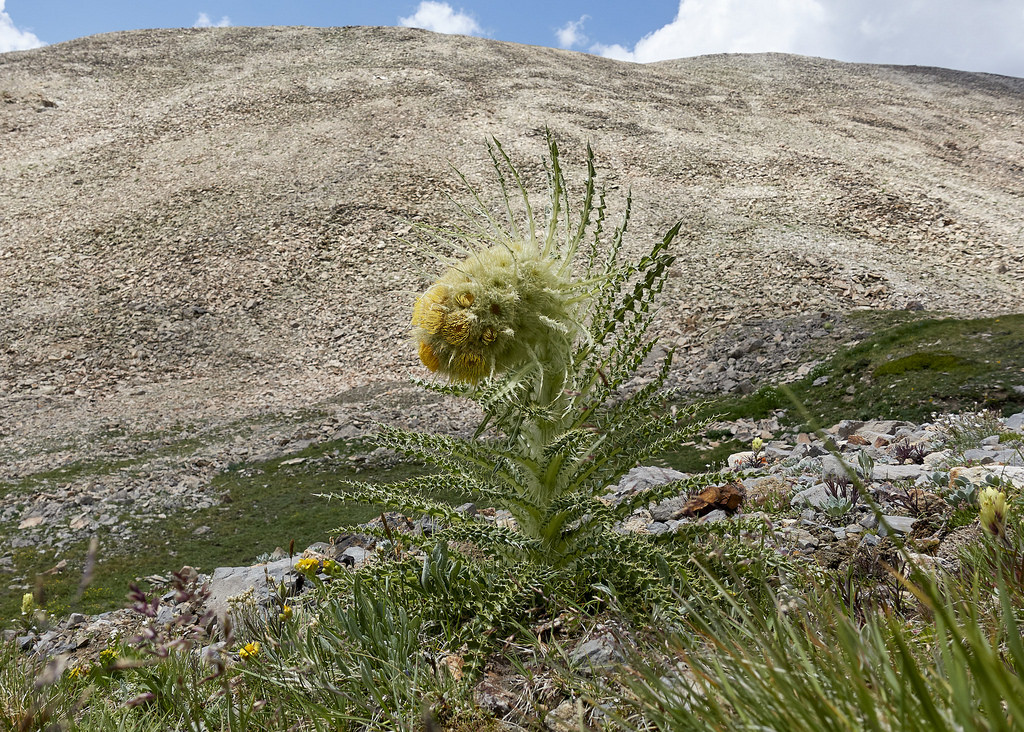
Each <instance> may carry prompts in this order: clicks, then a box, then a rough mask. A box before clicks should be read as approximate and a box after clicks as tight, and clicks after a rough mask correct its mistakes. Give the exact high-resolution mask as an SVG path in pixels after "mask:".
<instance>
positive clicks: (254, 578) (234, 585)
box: [206, 559, 301, 618]
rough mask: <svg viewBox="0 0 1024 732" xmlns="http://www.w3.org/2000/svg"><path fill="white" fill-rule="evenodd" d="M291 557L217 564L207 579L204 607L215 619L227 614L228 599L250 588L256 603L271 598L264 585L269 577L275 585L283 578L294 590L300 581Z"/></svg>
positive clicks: (259, 603) (267, 600)
mask: <svg viewBox="0 0 1024 732" xmlns="http://www.w3.org/2000/svg"><path fill="white" fill-rule="evenodd" d="M292 564H293V562H292V560H291V559H280V560H278V561H276V562H270V563H269V564H257V565H255V566H252V567H218V568H217V569H215V570H214V571H213V576H212V578H211V579H210V596H209V598H208V599H207V601H206V608H207V610H212V611H213V612H214V613H216V615H217V617H218V618H223V617H224V615H226V614H227V612H228V610H229V607H228V598H230V597H236V596H238V595H242V594H244V593H245V592H246V591H247V590H248V589H249V588H250V587H251V588H253V594H254V598H255V600H256V603H257V604H258V605H261V606H262V605H264V604H266V603H268V602H269V601H270V589H269V588H268V586H267V578H268V577H269V578H270V580H271V581H272V582H274V583H275V584H277V583H280V582H282V581H285V586H286V587H287V588H288V589H290V590H294V589H297V586H299V584H300V582H301V580H298V578H299V577H301V575H298V574H297V573H296V572H295V570H294V569H292Z"/></svg>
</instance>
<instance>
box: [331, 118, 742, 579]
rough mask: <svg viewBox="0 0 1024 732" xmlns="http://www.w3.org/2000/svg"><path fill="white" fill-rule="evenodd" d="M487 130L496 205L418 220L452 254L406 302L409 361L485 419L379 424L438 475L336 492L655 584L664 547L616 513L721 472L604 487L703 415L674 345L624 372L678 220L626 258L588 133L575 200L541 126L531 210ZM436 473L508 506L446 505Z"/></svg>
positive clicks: (491, 551) (641, 346)
mask: <svg viewBox="0 0 1024 732" xmlns="http://www.w3.org/2000/svg"><path fill="white" fill-rule="evenodd" d="M488 147H489V151H490V154H491V159H492V162H493V168H494V172H495V176H496V182H497V189H498V191H500V196H499V199H498V200H499V204H498V206H497V208H498V213H495V212H494V211H492V210H491V209H490V208H488V207H487V206H486V205H485V203H484V200H485V197H484V196H483V195H482V194H481V193H480V192H477V191H472V190H471V196H470V197H471V199H472V201H473V202H474V203H473V206H472V208H467V207H464V208H463V213H465V214H468V215H469V216H468V218H469V219H470V224H469V226H466V227H462V228H459V229H456V230H453V231H439V230H434V229H424V230H422V231H421V232H420V233H421V235H422V236H423V237H424V238H425V239H426V240H427V242H428V243H429V245H430V248H431V249H432V251H442V252H443V251H445V250H447V251H451V250H453V249H454V250H457V251H461V252H463V253H464V256H463V257H462V258H461V259H458V260H449V261H448V267H447V269H446V270H445V271H444V272H443V273H442V274H441V275H440V276H439V277H438V278H437V280H436V281H435V282H434V283H432V284H430V285H429V286H428V287H426V289H425V291H424V292H423V293H422V294H421V295H420V296H419V297H418V298H417V299H416V301H415V303H414V305H413V308H412V317H411V325H412V330H411V334H412V338H413V340H414V342H415V344H416V346H417V348H418V351H419V357H420V360H421V361H422V363H423V364H424V365H425V366H426V367H427V369H429V370H430V371H432V372H434V373H435V374H436V375H437V376H439V377H441V378H442V379H444V381H439V380H429V381H423V382H420V384H421V385H422V386H423V387H424V388H426V389H429V390H432V391H435V392H441V393H444V394H449V395H457V396H459V397H463V398H466V399H469V400H472V401H474V402H476V403H477V404H478V405H479V406H480V407H481V408H482V409H483V413H484V418H483V421H482V423H481V425H480V427H479V429H478V430H477V433H476V435H475V436H474V437H473V438H472V439H463V438H460V437H454V436H450V435H443V434H433V433H422V432H413V431H409V430H405V429H399V428H395V427H386V426H385V427H381V428H380V431H379V433H378V438H377V439H378V442H379V444H380V445H382V446H384V447H387V448H390V449H393V450H395V451H397V452H399V453H402V454H404V455H406V456H408V457H410V458H413V459H415V460H418V461H422V462H424V463H426V464H428V465H430V466H433V467H434V468H436V470H437V472H436V474H433V475H426V476H421V477H415V478H411V479H409V480H406V481H402V482H400V483H394V484H390V485H373V484H366V483H345V484H343V485H341V486H339V489H340V490H339V491H338V492H337V493H334V494H332V495H331V497H332V498H338V499H343V500H359V501H365V502H369V503H374V504H377V505H380V506H384V507H387V508H389V509H393V510H398V511H402V512H403V513H406V514H419V515H428V516H431V517H433V518H434V520H435V526H438V527H440V530H439V531H435V532H433V533H432V535H431V537H430V538H429V540H427V539H424V542H425V543H426V542H427V541H430V542H438V541H441V542H448V543H452V544H453V545H454V544H467V543H468V544H471V545H475V546H477V547H478V548H479V549H481V550H482V551H483V554H484V555H485V556H487V557H489V558H495V557H502V558H504V559H505V560H507V561H511V562H516V563H520V564H521V565H522V566H530V567H542V568H545V570H546V571H556V572H557V571H560V570H563V569H571V570H573V571H572V573H571V574H572V576H573V577H576V578H578V577H581V576H594V577H596V575H603V578H602V580H601V581H606V582H608V583H609V584H611V583H612V582H613V581H615V575H618V576H620V577H623V576H624V577H626V579H625V580H622V582H623V584H626V585H634V586H635V585H636V584H638V583H639V584H640V585H642V586H645V587H650V586H653V585H660V584H662V583H661V581H660V579H659V578H661V577H663V576H667V575H668V572H667V570H668V566H667V564H666V557H670V556H671V553H672V550H671V549H670V548H669V549H666V548H665V547H657V548H656V547H655V545H654V543H653V541H651V540H650V537H642V536H637V535H633V534H628V533H621V532H617V531H615V530H614V528H615V527H616V525H617V524H619V523H620V522H621V521H622V520H623V519H625V518H626V517H628V516H630V515H631V514H632V513H633V512H634V511H635V510H636V509H637V508H640V507H641V506H644V505H647V504H649V503H651V502H652V501H658V500H661V498H663V497H666V496H669V495H679V494H682V493H686V492H692V491H694V490H695V489H700V488H702V487H705V486H707V485H710V484H712V483H713V482H715V481H716V480H722V481H723V482H725V481H724V479H723V478H722V477H720V476H716V475H706V476H700V477H698V478H694V479H692V480H689V481H682V482H676V483H672V484H669V485H667V486H663V487H659V488H655V489H651V490H650V491H646V492H643V493H641V494H639V495H636V496H633V497H629V498H627V499H626V500H623V501H621V502H618V503H615V502H613V501H609V500H604V499H603V497H604V496H605V494H607V492H608V487H609V486H611V485H614V484H616V483H617V482H618V481H619V479H620V478H621V477H622V476H623V475H624V474H625V473H626V472H627V471H629V470H630V469H631V468H633V467H634V466H636V465H638V464H642V463H643V462H644V461H646V460H648V459H650V458H652V457H654V456H657V455H658V454H659V453H661V452H663V451H664V450H666V449H667V448H670V447H672V446H674V445H677V444H679V443H680V442H682V441H685V440H686V439H688V438H689V437H690V436H692V435H694V434H697V433H699V432H700V431H701V430H702V429H704V426H705V425H704V423H703V422H698V421H696V420H695V419H694V414H695V412H696V409H697V405H694V406H685V407H679V406H678V405H672V404H670V403H669V398H670V395H669V394H668V393H667V392H666V390H665V388H664V387H665V381H666V378H667V376H668V374H669V367H670V364H671V352H670V353H668V355H667V356H666V357H665V358H664V359H663V361H662V363H661V365H660V368H657V370H656V372H655V373H654V374H653V375H652V376H651V377H650V378H648V379H645V380H644V383H642V385H638V384H637V383H636V382H635V381H634V380H633V378H634V377H635V376H636V374H637V371H638V369H639V368H640V367H641V366H642V365H643V364H644V363H645V361H647V359H648V356H650V355H651V352H652V350H653V348H654V346H655V341H654V340H653V339H652V338H651V337H650V329H651V326H652V321H653V317H654V313H655V310H654V307H653V306H654V303H655V299H656V298H657V296H658V294H659V293H660V292H661V291H662V288H663V286H664V284H665V281H666V278H667V276H668V272H669V268H670V266H671V265H672V262H673V260H674V255H673V254H672V253H671V245H672V243H673V241H674V240H675V239H676V237H677V235H678V233H679V230H680V224H676V225H675V226H673V227H672V228H671V229H669V231H668V232H667V233H666V234H665V235H664V237H663V238H662V239H661V240H659V241H656V242H655V243H654V245H653V246H652V247H651V248H650V250H649V252H648V254H647V255H646V256H644V257H642V258H641V259H640V260H639V261H631V262H624V261H623V258H624V257H623V256H622V250H623V243H624V235H625V233H626V227H627V223H628V221H629V208H630V207H629V200H628V199H627V201H626V206H625V213H624V214H623V216H622V219H621V222H620V223H619V224H618V225H617V226H616V227H615V228H614V229H612V230H611V231H610V232H606V231H605V218H606V216H605V214H606V209H605V198H604V193H603V192H602V191H600V190H599V189H598V187H597V184H596V180H595V177H596V176H595V167H594V155H593V152H592V150H591V149H590V148H589V146H588V148H587V158H586V165H587V171H588V173H587V177H586V181H585V183H584V185H583V187H582V201H581V202H580V203H579V204H578V205H577V206H576V207H575V210H572V209H573V207H572V206H571V204H570V195H569V193H568V189H567V183H566V179H565V177H564V174H563V170H562V167H561V163H560V159H559V150H558V146H557V145H556V143H555V142H554V140H553V139H552V138H551V137H550V136H549V138H548V152H549V156H548V158H547V161H546V166H545V167H546V170H547V179H548V200H547V206H546V211H545V213H544V214H543V215H541V214H540V213H539V212H538V208H537V207H536V206H535V204H534V202H533V200H532V198H531V195H530V194H529V193H528V191H527V189H526V186H525V184H524V181H523V178H522V176H521V175H520V173H519V170H518V169H517V168H516V166H515V165H514V164H513V162H512V160H511V158H510V157H509V155H507V154H506V152H505V150H504V148H503V147H502V146H501V144H500V143H498V142H497V141H494V142H492V143H491V144H490V145H489V146H488ZM463 181H464V182H465V179H464V178H463ZM441 490H447V491H463V492H467V493H470V494H472V496H473V497H474V498H475V499H476V500H477V501H478V502H481V503H485V504H489V505H492V506H495V507H497V508H503V509H507V510H508V511H509V512H510V513H511V516H512V518H513V519H514V520H513V521H508V522H488V521H487V520H484V519H483V518H480V517H474V516H471V515H468V514H466V513H460V512H456V511H455V510H454V508H452V507H451V506H449V505H447V504H445V503H443V502H441V501H437V500H433V499H431V498H430V497H429V496H430V495H432V494H436V493H437V492H439V491H441ZM499 523H500V525H499ZM684 553H685V552H683V551H682V550H680V555H681V556H682V555H683V554H684ZM680 564H681V563H680ZM598 565H600V566H598ZM588 567H589V568H591V569H593V570H594V571H593V572H589V573H588V572H587V571H586V568H588ZM609 572H611V576H609ZM594 581H595V582H596V581H598V580H597V579H594Z"/></svg>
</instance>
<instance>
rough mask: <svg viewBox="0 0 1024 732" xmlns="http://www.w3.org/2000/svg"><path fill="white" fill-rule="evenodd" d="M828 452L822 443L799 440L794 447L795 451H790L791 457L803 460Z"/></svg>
mask: <svg viewBox="0 0 1024 732" xmlns="http://www.w3.org/2000/svg"><path fill="white" fill-rule="evenodd" d="M827 454H828V450H826V449H825V448H824V447H822V446H821V445H818V444H815V443H807V442H798V443H797V446H796V447H794V448H793V452H791V453H789V457H791V458H795V459H797V460H803V459H804V458H808V457H811V458H816V457H821V456H822V455H827Z"/></svg>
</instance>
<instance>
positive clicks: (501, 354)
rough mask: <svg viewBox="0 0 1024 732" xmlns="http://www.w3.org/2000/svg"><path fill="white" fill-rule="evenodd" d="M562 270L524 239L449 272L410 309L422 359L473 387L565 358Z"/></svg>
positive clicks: (566, 292)
mask: <svg viewBox="0 0 1024 732" xmlns="http://www.w3.org/2000/svg"><path fill="white" fill-rule="evenodd" d="M563 264H564V262H563V261H562V260H561V259H559V258H557V257H555V256H548V255H545V254H544V253H543V252H542V251H541V249H540V247H539V246H538V245H537V244H536V243H534V242H529V241H528V242H522V243H507V244H497V245H494V246H492V247H490V248H488V249H484V250H482V251H479V252H477V253H475V254H472V255H470V256H469V257H467V258H466V259H465V260H463V261H462V262H460V263H458V264H456V265H455V266H453V267H451V268H450V269H449V270H448V271H447V272H445V273H444V275H442V277H441V278H440V279H438V280H437V282H435V283H434V284H433V285H431V286H430V288H429V289H427V291H426V292H424V293H423V294H422V295H420V297H419V298H417V300H416V304H415V305H414V306H413V314H412V325H413V337H414V338H415V339H416V341H417V342H418V343H419V355H420V360H421V361H422V362H423V364H424V365H425V366H426V367H427V368H428V369H430V370H431V371H435V372H439V373H441V374H444V375H445V376H447V377H448V378H449V379H451V380H452V381H461V382H470V383H473V382H477V381H479V380H480V379H482V378H484V377H486V376H490V375H493V374H496V373H500V372H502V371H506V370H509V369H512V368H515V367H517V366H521V365H523V364H526V363H529V362H531V361H545V360H548V361H549V360H551V359H557V358H558V356H559V354H563V353H567V352H568V349H569V346H570V345H571V342H572V337H573V335H574V333H575V320H574V318H573V306H572V298H571V291H572V287H573V286H572V282H571V281H570V280H569V279H568V278H566V277H565V276H564V274H563V270H564V269H565V268H564V267H563Z"/></svg>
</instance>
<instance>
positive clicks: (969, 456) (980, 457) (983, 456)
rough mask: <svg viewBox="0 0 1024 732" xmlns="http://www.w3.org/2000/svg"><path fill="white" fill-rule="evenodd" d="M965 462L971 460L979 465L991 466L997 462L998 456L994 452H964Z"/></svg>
mask: <svg viewBox="0 0 1024 732" xmlns="http://www.w3.org/2000/svg"><path fill="white" fill-rule="evenodd" d="M964 460H969V461H970V462H972V463H977V464H978V465H989V464H990V463H994V462H996V456H995V453H994V452H993V451H992V450H986V449H984V448H975V449H973V450H964Z"/></svg>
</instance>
